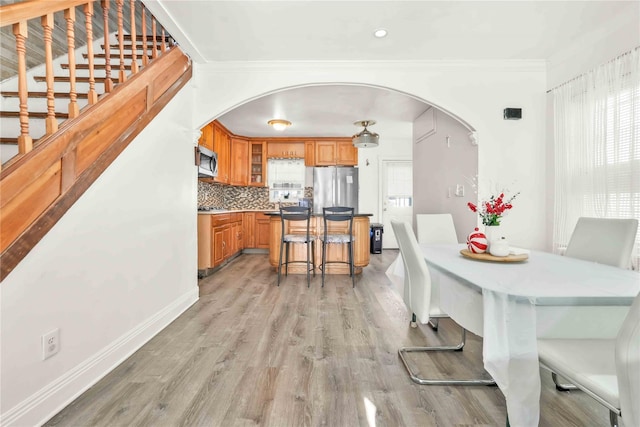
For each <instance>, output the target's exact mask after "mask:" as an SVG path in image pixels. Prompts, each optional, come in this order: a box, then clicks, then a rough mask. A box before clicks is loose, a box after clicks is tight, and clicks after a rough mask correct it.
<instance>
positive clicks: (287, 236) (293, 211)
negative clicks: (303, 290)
mask: <svg viewBox="0 0 640 427" xmlns="http://www.w3.org/2000/svg"><path fill="white" fill-rule="evenodd" d="M280 219H281V221H280V222H281V225H282V237H281V238H280V259H279V261H278V286H280V275H281V270H282V265H283V262H282V252H283V251H284V252H285V261H284V266H285V270H284V271H285V275H286V276H288V275H289V264H290V263H291V264H292V263H300V262H306V264H307V287H309V284H310V280H311V278H310V272H311V271H313V276H314V277H315V275H316V271H315V268H314V266H315V265H316V262H315V240H316V237H315V236H313V235H311V234H310V233H309V223H310V222H311V208H310V207H305V206H285V207H282V206H281V207H280ZM303 221H304V222H305V223H306V224H305V227H304V230H305V233H304V234H303V233H287V232H288V231H290V223H291V222H303ZM290 243H304V244H305V245H306V247H307V258H306V260H305V261H289V244H290ZM309 252H311V255H309ZM310 260H311V264H309V261H310Z"/></svg>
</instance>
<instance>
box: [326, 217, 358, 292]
mask: <svg viewBox="0 0 640 427" xmlns="http://www.w3.org/2000/svg"><path fill="white" fill-rule="evenodd" d="M322 216H323V219H324V233H323V234H322V235H320V240H322V286H323V287H324V272H325V266H326V265H327V264H332V263H343V264H349V275H350V276H351V282H352V283H353V287H354V288H355V287H356V278H355V271H354V265H353V242H354V240H355V238H354V236H353V208H350V207H346V206H334V207H331V208H322ZM336 222H346V223H347V224H346V227H345V228H346V233H329V223H336ZM333 228H334V230H335V226H334V227H333ZM330 243H339V244H345V243H346V244H347V246H348V250H349V261H348V262H347V261H327V245H328V244H330Z"/></svg>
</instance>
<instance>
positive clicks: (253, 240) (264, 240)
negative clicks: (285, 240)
mask: <svg viewBox="0 0 640 427" xmlns="http://www.w3.org/2000/svg"><path fill="white" fill-rule="evenodd" d="M242 229H243V232H244V233H243V239H244V247H245V248H247V249H269V233H270V229H269V216H268V215H265V214H264V213H263V212H245V213H244V223H243V225H242Z"/></svg>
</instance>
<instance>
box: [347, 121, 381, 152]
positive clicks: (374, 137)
mask: <svg viewBox="0 0 640 427" xmlns="http://www.w3.org/2000/svg"><path fill="white" fill-rule="evenodd" d="M375 124H376V121H375V120H360V121H358V122H355V123H354V125H356V126H364V129H363V130H362V132H360V133H358V134H355V135H353V140H352V142H353V146H354V147H358V148H368V147H377V146H378V142H379V140H380V136H378V134H377V133H373V132H370V131H369V130H368V129H367V126H373V125H375Z"/></svg>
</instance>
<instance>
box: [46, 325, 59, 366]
mask: <svg viewBox="0 0 640 427" xmlns="http://www.w3.org/2000/svg"><path fill="white" fill-rule="evenodd" d="M58 351H60V329H58V328H56V329H54V330H53V331H51V332H48V333H46V334H44V335H43V336H42V360H46V359H48V358H50V357H51V356H53V355H54V354H56V353H57V352H58Z"/></svg>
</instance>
